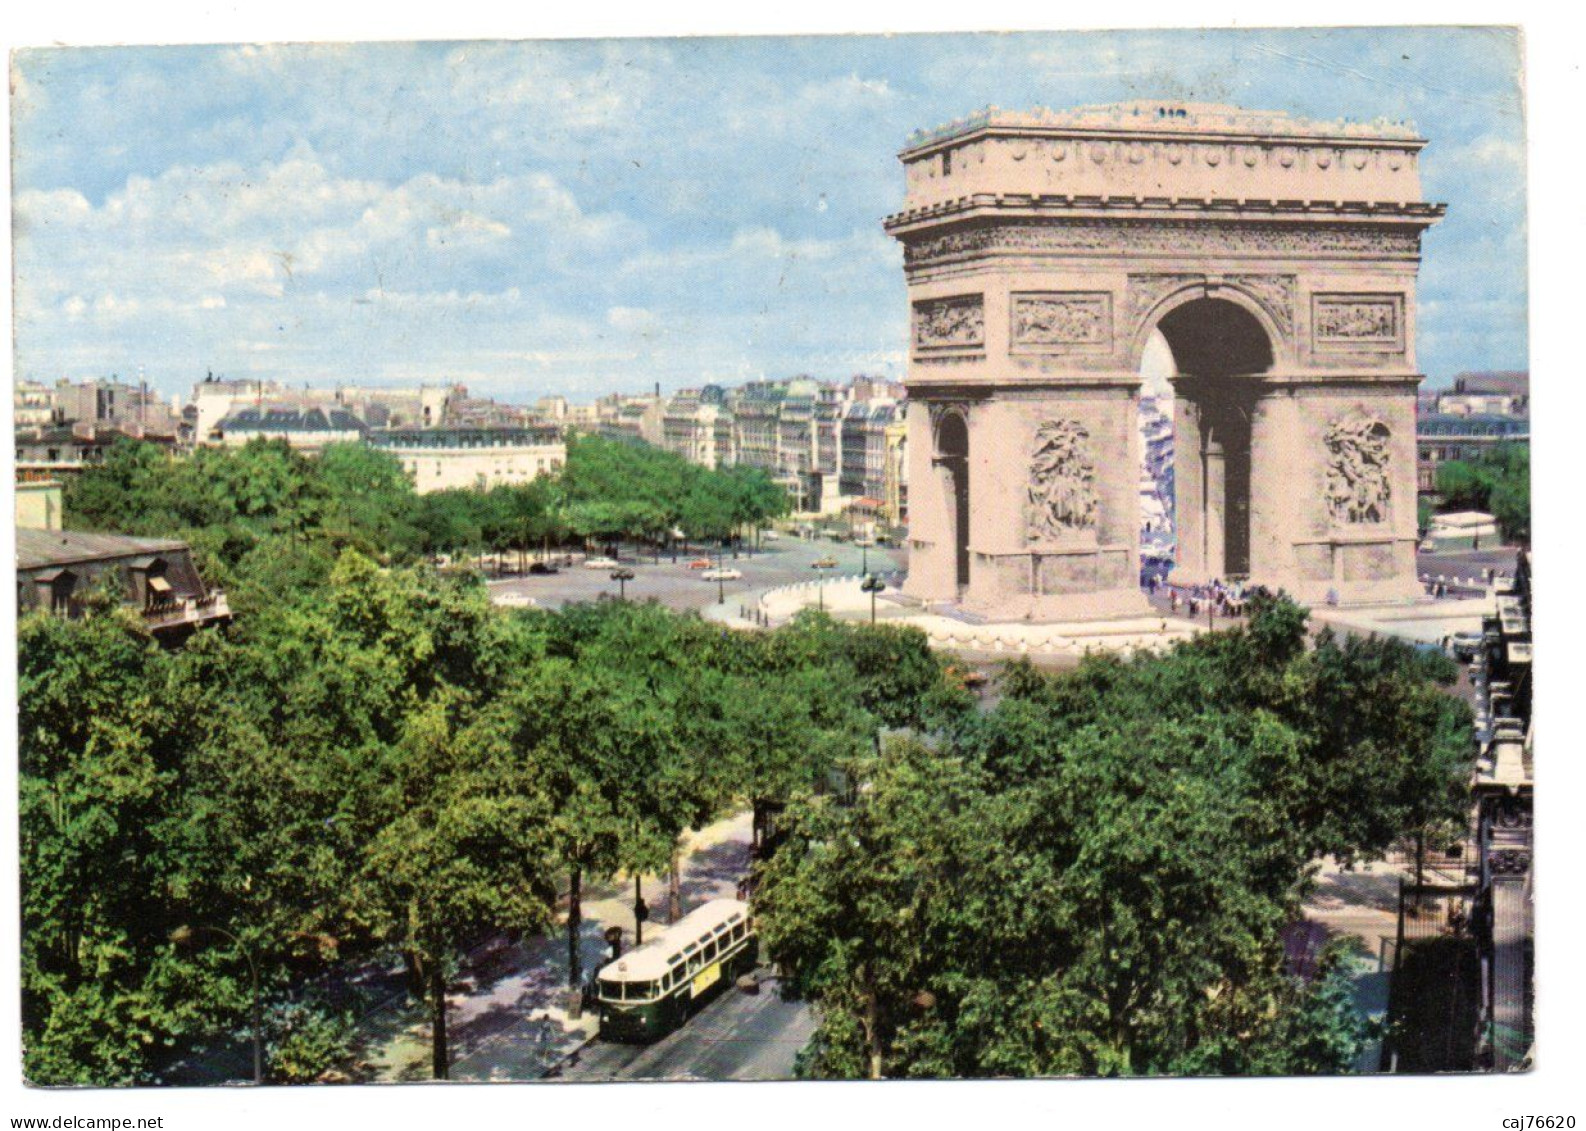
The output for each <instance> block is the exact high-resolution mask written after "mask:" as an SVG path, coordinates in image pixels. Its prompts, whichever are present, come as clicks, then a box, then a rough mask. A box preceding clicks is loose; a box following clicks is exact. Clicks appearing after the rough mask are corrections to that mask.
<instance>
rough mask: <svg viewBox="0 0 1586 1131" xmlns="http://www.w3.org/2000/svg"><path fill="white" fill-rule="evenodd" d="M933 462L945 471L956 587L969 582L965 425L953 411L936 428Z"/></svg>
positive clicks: (967, 437) (967, 461)
mask: <svg viewBox="0 0 1586 1131" xmlns="http://www.w3.org/2000/svg"><path fill="white" fill-rule="evenodd" d="M936 457H937V464H938V466H940V467H941V468H942V470H943V471H945V472H946V477H947V482H946V487H947V491H948V493H949V495H950V496H951V499H950V505H949V506H948V508H947V513H948V515H949V516H950V521H951V524H952V528H953V560H954V563H955V565H954V570H955V577H956V579H957V584H958V586H959V587H960V588H962V587H964V586H966V585H968V584H969V427H968V426H967V425H966V424H965V423H964V418H963V417H962V416H961V415H959V414H958V413H956V412H949V413H948V414H947V415H946V416H944V417H942V421H941V423H940V424H939V425H938V426H937V429H936Z"/></svg>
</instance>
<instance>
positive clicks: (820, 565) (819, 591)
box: [810, 558, 837, 613]
mask: <svg viewBox="0 0 1586 1131" xmlns="http://www.w3.org/2000/svg"><path fill="white" fill-rule="evenodd" d="M836 564H837V563H836V562H834V561H832V559H830V558H821V559H820V560H819V561H816V562H812V563H811V564H810V568H811V569H813V570H818V571H819V575H820V583H819V585H818V586H817V588H816V590H815V593H816V598H817V600H819V602H820V609H821V612H823V613H824V612H825V611H826V571H827V570H829V569H831V568H833V567H834V566H836Z"/></svg>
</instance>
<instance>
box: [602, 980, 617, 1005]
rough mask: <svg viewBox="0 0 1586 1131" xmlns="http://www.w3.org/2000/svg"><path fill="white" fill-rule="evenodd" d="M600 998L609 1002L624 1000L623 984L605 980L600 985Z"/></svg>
mask: <svg viewBox="0 0 1586 1131" xmlns="http://www.w3.org/2000/svg"><path fill="white" fill-rule="evenodd" d="M600 996H601V997H602V998H604V999H605V1000H607V1001H621V1000H622V983H621V982H613V981H610V980H609V979H604V980H602V981H601V983H600Z"/></svg>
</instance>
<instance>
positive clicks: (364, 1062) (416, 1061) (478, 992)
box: [355, 813, 752, 1083]
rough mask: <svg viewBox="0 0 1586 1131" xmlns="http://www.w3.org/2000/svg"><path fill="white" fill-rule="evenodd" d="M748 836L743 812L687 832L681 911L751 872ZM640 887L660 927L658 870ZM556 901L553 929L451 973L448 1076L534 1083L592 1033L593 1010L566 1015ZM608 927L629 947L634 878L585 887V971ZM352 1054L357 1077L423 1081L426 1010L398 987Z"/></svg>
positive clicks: (474, 957)
mask: <svg viewBox="0 0 1586 1131" xmlns="http://www.w3.org/2000/svg"><path fill="white" fill-rule="evenodd" d="M751 836H752V830H751V818H750V815H749V814H748V813H742V814H737V815H734V816H732V817H729V818H726V819H724V820H721V821H718V822H716V823H715V824H712V825H709V826H707V827H706V828H704V829H702V830H700V831H698V832H690V833H689V834H686V836H685V838H684V841H683V848H682V854H681V866H680V889H681V894H682V910H683V913H684V914H687V913H688V912H689V911H691V910H693V909H694V908H695V907H697V906H699V905H700V904H701V903H704V902H705V901H706V900H709V899H719V898H722V897H724V896H732V895H734V894H735V892H736V890H737V884H738V880H739V879H740V878H741V877H742V876H744V875H745V874H746V873H747V872H748V867H749V845H750V842H751ZM642 887H643V891H644V900H645V902H646V903H647V904H649V906H650V908H651V916H652V920H651V922H649V923H646V924H645V934H646V935H647V936H648V935H650V934H651V933H652V931H654V930H659V929H660V928H662V927H664V926H665V916H666V881H665V877H646V878H645V880H644V882H643V884H642ZM560 904H561V911H560V913H559V915H558V922H559V927H558V929H557V930H556V931H554V932H552V933H551V934H549V935H535V936H530V937H528V938H525V939H522V940H520V941H518V942H512V941H510V940H509V939H507V938H506V937H505V936H496V937H493V938H490V939H486V940H483V941H482V942H481V943H480V944H479V945H478V946H476V947H474V948H473V949H472V950H471V951H470V952H469V953H468V955H467V956H466V958H465V959H464V961H463V963H462V968H461V969H460V970H458V971H457V973H456V974H455V975H454V976H453V978H452V980H451V983H450V988H449V993H448V995H447V1013H446V1026H447V1036H448V1038H449V1043H450V1049H451V1078H452V1079H453V1080H466V1081H510V1080H537V1079H539V1078H541V1077H542V1076H544V1075H545V1073H546V1072H547V1071H548V1070H549V1069H550V1068H552V1067H553V1066H554V1065H556V1064H558V1063H560V1062H561V1061H562V1060H563V1059H565V1058H566V1057H567V1056H568V1055H570V1054H571V1053H572V1052H573V1051H575V1050H576V1049H578V1048H579V1047H581V1046H582V1045H583V1044H585V1043H586V1042H588V1041H589V1040H591V1039H592V1038H593V1037H594V1036H595V1033H596V1030H597V1028H598V1024H597V1020H596V1018H595V1016H594V1014H593V1012H592V1011H585V1013H584V1015H583V1017H582V1018H580V1019H578V1020H573V1019H572V1018H570V1017H569V1016H568V1014H567V1010H566V1002H565V1000H564V997H565V993H566V989H567V934H566V930H567V928H566V923H567V917H566V897H565V895H564V896H563V898H562V900H561V901H560ZM613 926H616V927H621V928H622V929H623V932H624V939H623V945H624V947H625V948H627V947H631V946H632V945H633V926H634V924H633V880H632V878H631V877H619V878H618V879H617V880H616V881H614V882H610V883H605V884H589V883H586V884H585V885H584V900H583V928H582V930H581V931H580V942H581V953H582V957H583V963H584V972H585V974H586V976H587V975H588V974H589V973H590V972H592V971H594V970H595V969H597V968H598V966H599V965H600V960H601V955H602V952H603V951H604V948H605V941H604V938H603V935H604V932H605V930H606V928H608V927H613ZM355 1054H356V1057H357V1060H358V1062H359V1072H358V1077H359V1078H361V1079H364V1080H368V1081H373V1082H385V1083H391V1082H400V1081H416V1080H428V1079H430V1027H429V1019H428V1011H427V1008H426V1007H425V1006H424V1005H423V1004H422V1003H417V1002H413V1001H411V1000H409V999H408V998H407V996H406V995H405V994H403V995H398V996H397V997H395V998H393V999H392V1000H390V1001H388V1002H387V1003H386V1004H385V1005H384V1006H381V1007H380V1008H378V1009H376V1010H375V1011H374V1012H372V1013H371V1014H369V1015H368V1016H366V1017H365V1018H364V1019H363V1021H362V1022H361V1023H360V1026H359V1035H358V1040H357V1043H356V1046H355Z"/></svg>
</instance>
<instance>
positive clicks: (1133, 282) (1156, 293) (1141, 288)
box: [1125, 274, 1206, 326]
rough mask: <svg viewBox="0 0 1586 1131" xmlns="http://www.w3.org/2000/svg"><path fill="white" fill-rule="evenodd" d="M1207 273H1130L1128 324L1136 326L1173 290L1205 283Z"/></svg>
mask: <svg viewBox="0 0 1586 1131" xmlns="http://www.w3.org/2000/svg"><path fill="white" fill-rule="evenodd" d="M1205 281H1206V276H1205V275H1186V274H1178V275H1169V274H1150V275H1130V276H1129V287H1128V292H1127V293H1128V314H1127V315H1126V319H1127V320H1126V323H1125V324H1126V325H1128V326H1136V325H1138V324H1139V323H1140V320H1141V319H1142V318H1144V317H1145V316H1146V314H1147V313H1149V312H1150V310H1151V308H1152V307H1154V306H1156V304H1157V303H1159V302H1161V301H1162V300H1163V299H1164V298H1166V297H1167V296H1168V295H1169V294H1171V293H1172V292H1174V291H1176V290H1178V289H1179V288H1181V287H1184V286H1186V285H1188V284H1190V283H1204V282H1205Z"/></svg>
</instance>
